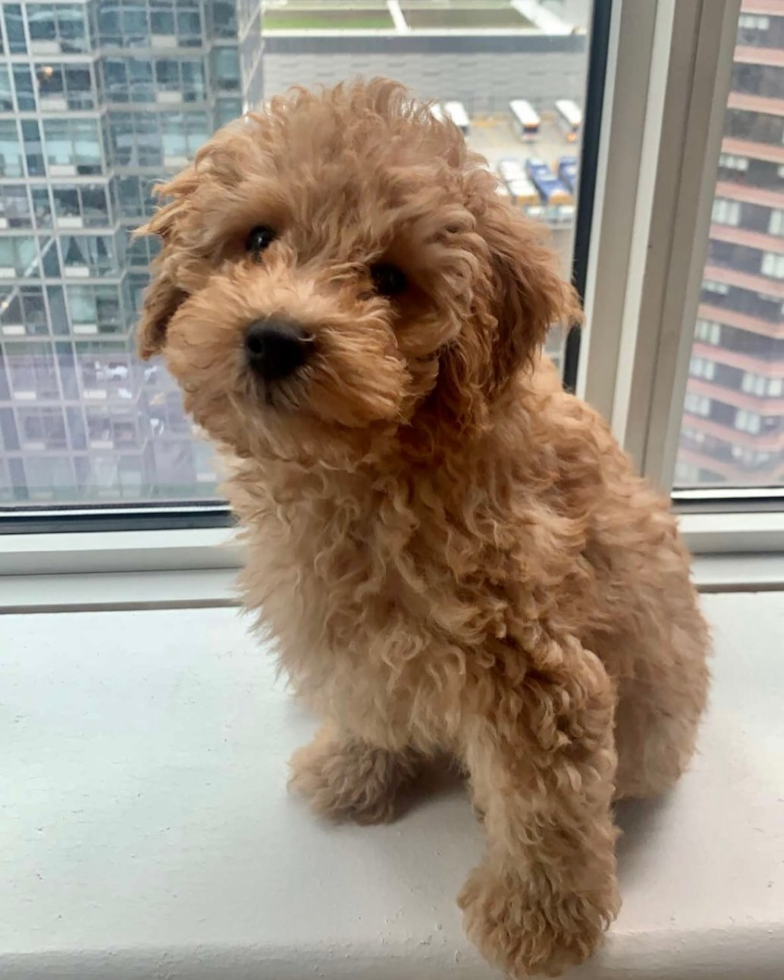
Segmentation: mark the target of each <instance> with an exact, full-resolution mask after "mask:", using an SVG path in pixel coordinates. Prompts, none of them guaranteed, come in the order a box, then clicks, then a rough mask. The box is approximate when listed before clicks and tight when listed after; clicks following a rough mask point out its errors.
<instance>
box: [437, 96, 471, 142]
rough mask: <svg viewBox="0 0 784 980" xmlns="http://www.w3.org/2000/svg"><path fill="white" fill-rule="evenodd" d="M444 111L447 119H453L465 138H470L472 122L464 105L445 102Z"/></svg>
mask: <svg viewBox="0 0 784 980" xmlns="http://www.w3.org/2000/svg"><path fill="white" fill-rule="evenodd" d="M443 111H444V115H445V116H446V117H447V119H451V120H452V122H453V123H454V124H455V126H457V128H458V129H459V130H460V132H461V133H462V134H463V135H464V136H468V130H469V128H470V124H471V121H470V120H469V118H468V113H467V112H466V111H465V106H464V105H463V103H462V102H445V103H444V109H443Z"/></svg>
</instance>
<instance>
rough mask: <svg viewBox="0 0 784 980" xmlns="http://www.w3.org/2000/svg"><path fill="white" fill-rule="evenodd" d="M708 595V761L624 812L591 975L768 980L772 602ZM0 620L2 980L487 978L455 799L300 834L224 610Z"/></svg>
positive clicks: (774, 779) (780, 951)
mask: <svg viewBox="0 0 784 980" xmlns="http://www.w3.org/2000/svg"><path fill="white" fill-rule="evenodd" d="M704 601H705V608H706V611H707V613H708V616H709V618H710V619H711V621H712V623H713V626H714V629H715V636H716V648H717V656H716V658H715V663H714V671H715V686H714V692H713V698H712V708H711V712H710V715H709V717H708V719H707V721H706V723H705V726H704V729H703V733H702V738H701V753H700V755H699V757H698V758H697V760H696V761H695V764H694V767H693V770H692V772H690V773H689V774H688V775H687V776H686V777H685V778H684V779H683V780H682V782H681V783H680V785H679V786H678V788H677V789H676V790H675V792H673V793H672V794H671V795H670V796H669V797H668V798H666V799H664V800H661V801H658V802H654V803H647V804H630V805H625V806H623V807H622V808H620V812H619V821H620V823H621V825H622V827H623V829H624V831H625V833H624V837H623V838H622V840H621V843H620V873H621V879H622V891H623V895H624V908H623V911H622V913H621V916H620V918H619V919H618V922H617V923H616V924H615V926H614V927H613V928H612V930H611V933H610V936H609V939H608V943H607V945H606V947H605V949H604V950H603V951H602V952H601V953H600V954H599V956H598V957H597V958H596V959H595V960H594V961H593V962H592V963H591V964H590V965H589V966H588V967H586V968H585V970H584V971H581V972H580V976H583V977H585V978H586V980H589V978H595V980H598V978H600V977H607V976H615V977H619V978H621V977H632V976H633V977H634V978H635V980H643V978H650V980H653V978H657V980H662V978H667V980H685V978H691V977H693V976H696V975H697V974H698V973H699V975H701V976H702V975H704V976H709V977H711V980H737V977H738V976H753V977H754V978H755V980H774V978H778V977H779V976H780V971H781V963H782V962H783V961H784V913H783V912H782V910H783V909H784V901H782V898H783V897H784V838H783V837H782V835H781V816H782V806H783V805H784V802H783V801H784V798H783V797H782V795H781V793H782V791H781V786H782V785H783V784H784V717H783V716H782V714H781V710H780V703H779V702H780V697H779V692H780V691H781V689H782V686H783V685H784V660H782V658H781V655H780V652H781V649H782V646H783V645H784V618H782V610H781V601H780V598H779V597H778V596H775V595H761V594H760V595H748V594H746V595H724V596H722V597H721V598H719V597H712V596H708V597H706V598H705V600H704ZM2 627H3V639H4V643H3V645H2V652H1V653H0V674H2V676H3V680H2V690H3V692H4V697H3V700H4V707H5V709H6V710H5V711H4V712H3V713H2V715H1V716H0V717H1V718H2V722H0V724H1V725H2V727H4V728H5V729H6V730H5V731H3V732H1V733H0V739H1V740H2V744H3V748H4V751H3V761H4V764H5V767H6V773H7V774H8V778H7V779H6V780H4V784H5V785H6V787H7V789H6V791H5V792H4V798H3V825H4V830H5V836H6V839H7V840H9V839H10V841H11V842H12V844H11V846H10V847H7V848H6V857H5V864H4V873H3V875H2V876H1V877H0V906H1V907H2V908H3V909H4V910H5V911H4V915H3V916H2V920H1V921H0V975H2V976H3V978H4V980H32V978H35V980H44V978H46V977H55V976H58V977H62V976H69V977H71V976H73V977H79V978H80V980H94V978H95V980H97V978H101V980H102V978H104V977H106V976H107V975H108V973H111V975H112V976H113V977H117V978H118V980H131V978H134V980H136V978H139V980H141V978H142V977H148V976H152V975H157V974H158V972H163V973H166V974H167V975H169V974H172V975H174V974H176V975H177V976H178V977H180V978H183V980H223V978H226V980H235V978H240V977H243V978H247V977H250V976H253V977H274V978H275V980H301V978H302V977H303V976H311V975H312V976H321V977H323V978H325V980H348V978H350V977H356V978H362V980H366V978H367V977H371V976H372V977H373V978H374V980H420V978H421V980H425V978H427V980H435V978H439V980H440V978H441V977H443V976H445V975H449V976H455V977H464V978H466V980H469V978H470V980H484V978H487V980H490V978H492V977H495V976H498V974H496V973H494V972H493V971H491V970H490V969H489V968H487V967H486V966H485V965H484V964H483V963H482V962H481V961H480V959H479V958H478V956H477V954H476V953H475V951H474V950H473V949H472V948H471V947H470V946H469V944H468V943H467V941H466V940H465V938H464V937H463V934H462V932H461V928H460V916H459V913H458V911H457V909H456V906H455V904H454V897H455V895H456V893H457V891H458V889H459V887H460V884H461V880H462V878H463V877H464V876H465V874H466V872H467V871H468V869H469V867H470V866H471V864H472V863H473V862H475V861H476V860H477V859H478V858H479V855H480V854H481V851H482V835H481V829H480V827H479V825H478V824H477V822H476V820H475V819H474V817H473V814H472V811H471V808H470V806H469V804H468V802H467V799H466V797H465V794H464V792H463V789H462V787H460V786H459V785H454V784H451V783H448V784H445V785H442V786H441V787H440V788H439V789H438V791H437V792H433V793H432V794H430V795H422V796H421V798H419V799H418V800H417V802H416V804H415V805H414V806H413V807H412V809H411V810H410V811H409V812H408V813H407V814H406V815H405V816H404V817H403V818H402V819H401V820H400V821H399V822H398V823H396V824H393V825H391V826H389V827H383V828H361V829H360V828H354V827H332V826H328V825H325V824H323V823H321V822H319V821H318V820H316V819H315V818H314V817H312V816H311V815H310V814H309V813H308V812H307V810H306V809H305V807H304V806H303V805H301V804H300V803H299V802H298V801H296V800H292V799H290V798H289V797H288V796H287V794H286V790H285V781H286V764H285V763H286V759H287V758H288V756H289V755H290V753H291V751H292V750H293V749H294V748H295V747H296V746H297V745H299V744H301V743H302V742H303V741H305V740H306V739H307V738H308V737H309V734H310V732H311V730H312V727H313V723H312V721H311V720H310V718H308V717H307V716H306V715H305V714H304V713H303V712H302V711H301V710H300V709H299V708H298V707H297V706H296V705H295V704H293V703H292V701H291V699H290V698H289V696H288V695H287V694H286V692H285V689H284V685H283V684H282V683H281V682H279V681H276V680H275V677H274V663H273V658H272V657H271V656H270V655H269V652H268V651H260V650H259V649H258V646H257V644H256V643H255V641H253V640H252V639H251V638H250V637H249V636H248V635H247V632H246V624H245V623H244V622H243V621H242V620H241V619H240V617H239V616H238V615H237V612H236V610H233V609H201V610H198V611H197V610H193V609H179V610H158V611H147V612H142V613H140V612H112V613H108V612H103V613H73V614H71V615H57V614H53V615H38V616H13V615H11V616H7V617H5V618H4V619H3V622H2ZM749 651H753V669H750V665H749Z"/></svg>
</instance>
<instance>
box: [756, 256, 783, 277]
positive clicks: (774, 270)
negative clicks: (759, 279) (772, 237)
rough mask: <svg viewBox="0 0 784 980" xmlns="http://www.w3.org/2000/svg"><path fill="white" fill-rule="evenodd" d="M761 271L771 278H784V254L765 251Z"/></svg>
mask: <svg viewBox="0 0 784 980" xmlns="http://www.w3.org/2000/svg"><path fill="white" fill-rule="evenodd" d="M761 271H762V274H763V276H770V278H771V279H784V255H778V254H774V253H772V252H763V253H762V266H761Z"/></svg>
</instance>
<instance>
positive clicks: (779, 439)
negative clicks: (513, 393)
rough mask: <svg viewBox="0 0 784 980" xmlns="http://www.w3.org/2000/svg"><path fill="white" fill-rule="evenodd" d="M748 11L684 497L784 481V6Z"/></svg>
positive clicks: (689, 418)
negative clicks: (702, 489) (694, 490)
mask: <svg viewBox="0 0 784 980" xmlns="http://www.w3.org/2000/svg"><path fill="white" fill-rule="evenodd" d="M758 7H759V5H758V4H754V3H752V2H750V0H744V3H743V5H742V8H741V15H740V20H739V24H738V43H737V47H736V49H735V63H734V67H733V73H732V83H731V86H730V95H729V100H728V104H727V111H726V115H725V117H724V138H723V142H722V147H721V157H720V158H719V169H718V173H717V176H716V196H715V200H714V204H713V212H712V216H711V217H712V221H711V227H710V241H709V244H708V258H707V261H706V265H705V272H704V278H703V282H702V293H701V296H700V305H699V309H698V312H697V323H696V325H695V330H694V345H693V348H692V354H691V360H690V364H689V380H688V386H687V393H686V403H685V405H684V415H683V424H682V428H681V437H680V447H679V453H678V459H677V464H676V471H675V485H676V487H681V488H686V487H694V486H706V487H709V486H730V487H732V486H735V487H754V486H760V487H764V486H776V485H779V486H780V485H781V484H782V482H783V481H784V146H782V143H783V142H784V101H782V96H784V0H782V2H773V3H768V4H766V5H765V11H764V13H760V12H759V10H758V9H757V8H758Z"/></svg>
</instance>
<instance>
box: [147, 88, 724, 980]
mask: <svg viewBox="0 0 784 980" xmlns="http://www.w3.org/2000/svg"><path fill="white" fill-rule="evenodd" d="M160 192H161V194H162V195H163V196H164V198H166V199H167V200H168V203H166V204H165V205H164V206H162V207H161V208H160V209H159V210H158V211H157V213H156V214H155V215H154V217H153V218H152V220H151V221H150V222H149V224H148V225H147V226H146V228H145V229H143V231H145V232H147V233H153V234H156V235H159V236H160V237H161V239H162V245H163V247H162V252H161V255H160V257H159V258H158V260H157V262H156V265H155V269H154V279H153V282H152V285H151V286H150V288H149V290H148V292H147V294H146V301H145V306H144V311H143V316H142V321H141V326H140V328H139V350H140V352H141V354H142V356H143V357H150V356H151V355H153V354H157V353H159V352H163V354H164V355H165V358H166V363H167V364H168V367H169V369H170V370H171V372H172V374H173V375H174V376H175V378H177V379H178V381H179V383H180V385H181V386H182V389H183V392H184V397H185V405H186V407H187V409H188V411H190V412H191V413H192V414H193V416H194V418H195V419H196V420H197V421H198V422H199V423H200V425H201V426H202V427H203V428H204V429H206V430H207V432H208V433H209V434H210V435H211V436H212V438H213V439H214V440H215V442H216V444H217V446H218V447H219V449H220V451H221V453H223V454H224V455H225V456H226V457H227V458H228V460H229V464H230V471H231V475H230V478H229V480H228V484H227V486H226V492H227V494H228V496H229V499H230V501H231V503H232V505H233V507H234V509H235V511H236V513H237V514H238V516H239V518H240V521H241V522H242V524H243V525H244V528H245V544H246V565H247V567H246V569H245V572H244V579H243V583H244V594H245V601H246V603H247V605H248V606H249V607H250V608H251V609H254V610H258V615H259V623H260V625H263V627H264V629H266V630H269V631H270V632H271V634H272V635H273V636H274V637H275V638H276V640H277V645H278V650H279V656H280V662H281V664H282V666H283V668H284V670H285V671H286V672H287V673H288V675H289V677H290V678H291V681H292V684H293V686H294V688H295V689H296V691H297V692H298V693H299V695H300V696H301V697H303V698H304V699H306V700H307V701H308V702H309V703H310V705H312V707H313V709H314V711H315V712H316V713H317V714H318V715H319V716H321V718H322V719H323V721H324V726H323V728H322V730H321V732H320V734H319V735H318V736H317V738H316V740H315V741H314V742H313V744H312V745H309V746H308V747H307V748H304V749H302V750H300V751H299V752H298V753H297V754H296V755H295V756H294V758H293V759H292V767H293V775H292V784H293V786H294V788H295V789H297V790H299V791H300V792H301V793H302V794H304V795H305V796H306V797H308V798H309V800H310V802H311V804H312V805H313V807H314V808H315V809H316V810H317V811H318V812H319V813H322V814H326V815H329V816H332V817H337V818H351V819H354V820H356V821H358V822H360V823H371V822H374V821H380V820H386V819H389V818H390V817H391V816H392V815H393V814H394V810H395V797H396V794H397V793H398V791H399V790H400V788H401V786H403V785H404V784H405V783H406V781H407V780H409V779H410V778H412V776H413V775H414V774H415V773H416V770H417V767H418V765H419V763H420V761H421V760H422V759H423V758H426V757H428V756H431V755H433V754H435V753H438V752H443V751H446V752H448V753H451V754H452V755H453V756H454V757H456V758H457V759H458V760H459V761H460V763H461V764H462V766H463V767H464V768H465V770H466V771H467V773H468V774H469V776H470V785H471V789H472V793H473V795H474V799H475V802H476V805H477V808H478V810H479V811H480V812H481V813H482V815H483V821H484V826H485V829H486V833H487V853H486V856H485V858H484V860H483V861H482V863H481V864H480V865H479V866H478V867H477V868H475V869H474V870H473V871H472V872H471V874H470V875H469V877H468V880H467V882H466V884H465V886H464V888H463V890H462V892H461V894H460V896H459V899H458V901H459V904H460V906H461V908H462V909H463V911H464V916H465V926H466V929H467V931H468V935H469V936H470V938H471V939H472V940H473V941H474V942H475V943H476V944H477V945H478V946H479V948H480V949H481V950H482V952H483V953H484V954H485V955H486V956H487V958H488V959H489V960H491V961H492V962H493V963H495V964H497V965H498V966H500V967H502V968H503V969H505V970H507V971H509V972H510V973H512V974H513V975H514V976H516V977H524V976H527V975H529V974H531V973H537V972H544V973H549V974H555V973H557V972H559V971H560V970H562V969H563V968H564V967H566V966H567V965H569V964H572V963H577V962H579V961H582V960H584V959H585V958H586V957H587V956H589V955H590V953H591V952H592V951H593V950H594V949H595V948H596V946H597V945H598V944H599V942H600V940H601V937H602V935H603V932H604V930H605V928H606V927H607V925H608V924H609V923H610V922H611V921H612V919H613V918H614V916H615V915H616V913H617V911H618V906H619V897H618V888H617V883H616V869H615V851H614V845H615V839H616V829H615V827H614V825H613V814H612V803H613V799H614V798H615V797H620V796H638V797H639V796H648V795H650V794H654V793H659V792H661V791H662V790H664V789H666V788H667V787H669V786H671V785H672V784H673V782H674V781H675V780H676V779H677V778H678V776H679V775H680V774H681V772H683V770H684V767H685V766H686V764H687V762H688V760H689V757H690V756H691V754H692V751H693V748H694V742H695V735H696V731H697V725H698V720H699V718H700V714H701V712H702V710H703V706H704V704H705V698H706V688H707V681H708V673H707V670H706V654H707V653H708V645H709V644H708V634H707V630H706V627H705V623H704V621H703V619H702V616H701V615H700V612H699V610H698V606H697V598H696V595H695V592H694V589H693V588H692V585H691V582H690V577H689V558H688V555H687V553H686V550H685V548H684V546H683V544H682V543H681V541H680V539H679V537H678V532H677V530H676V525H675V521H674V520H673V518H672V517H671V516H670V514H669V513H668V508H667V503H666V501H665V500H663V499H661V498H660V497H659V496H658V495H657V494H656V493H654V492H653V491H652V489H651V488H650V487H649V486H647V485H646V484H645V483H644V482H643V481H642V480H640V479H639V478H638V477H637V476H635V474H634V472H633V470H632V467H631V465H630V464H629V461H628V460H627V459H626V457H625V456H624V455H623V453H622V452H621V450H620V449H619V448H618V446H617V445H616V443H615V442H614V441H613V439H612V437H611V435H610V433H609V431H608V429H607V427H606V425H605V424H604V422H603V421H602V419H601V418H599V416H598V415H597V414H596V413H595V412H594V411H592V410H591V409H590V408H589V407H588V406H587V405H585V404H583V403H581V402H580V401H578V400H577V399H576V398H574V397H572V396H571V395H568V394H565V393H564V392H563V391H562V390H561V386H560V384H559V380H558V377H557V375H556V372H555V370H554V369H553V367H552V365H551V364H550V363H549V362H548V361H547V359H546V358H545V357H544V356H543V355H542V354H541V350H540V349H541V345H542V342H543V340H544V337H545V333H546V331H547V329H548V326H549V325H550V324H552V323H553V322H555V321H559V320H560V321H568V320H570V319H573V318H574V317H576V316H577V315H578V310H577V304H576V300H575V297H574V294H573V292H572V290H571V288H570V287H569V286H568V285H567V284H565V283H564V282H563V281H562V280H561V278H560V277H559V275H558V273H557V271H556V263H555V260H554V257H553V255H552V253H551V252H550V251H549V250H548V248H547V247H546V246H545V245H544V244H543V243H542V241H541V240H540V236H539V233H538V231H537V230H536V228H534V227H532V225H531V224H530V223H529V222H528V221H527V220H526V218H524V217H523V215H522V214H521V213H520V212H518V211H517V210H515V209H514V208H513V207H511V206H510V205H509V204H508V203H506V202H504V201H503V200H502V199H501V198H500V197H499V195H498V194H497V193H496V185H495V181H494V178H493V177H492V175H491V174H490V173H489V172H488V171H487V169H486V168H485V167H484V166H483V161H482V160H481V159H480V158H479V157H478V156H476V155H475V154H472V153H470V152H468V150H467V149H466V146H465V143H464V141H463V138H462V136H461V134H460V132H459V131H458V129H457V128H456V127H455V126H454V125H452V124H451V123H449V122H445V121H439V120H437V119H435V118H434V117H433V115H432V114H431V112H430V111H429V109H428V108H427V107H426V106H423V105H421V104H418V103H415V102H413V101H412V100H411V98H410V97H409V96H408V94H407V93H406V91H405V90H404V89H403V88H402V87H401V86H399V85H397V84H395V83H393V82H389V81H384V80H376V81H373V82H370V83H367V84H364V83H355V84H350V85H346V86H338V87H337V88H335V89H332V90H328V91H325V92H321V93H319V94H313V93H310V92H306V91H301V90H297V91H294V92H292V93H290V94H288V95H286V96H285V97H282V98H275V99H273V100H272V102H271V103H270V104H269V105H268V106H267V107H266V108H265V110H264V111H263V112H259V113H249V114H248V115H246V116H245V117H244V118H243V119H242V120H239V121H238V122H236V123H233V124H231V125H229V126H227V127H226V128H224V129H223V130H221V131H220V132H219V133H218V134H217V135H216V136H215V137H214V138H213V139H212V140H211V141H210V142H209V143H208V144H207V145H206V146H205V147H204V148H203V149H202V150H201V151H200V153H199V154H198V157H197V159H196V161H195V163H194V164H193V165H192V166H189V167H187V168H186V169H185V170H184V171H183V172H182V173H181V174H179V175H178V176H177V177H175V178H174V179H173V180H172V181H170V182H169V183H168V184H166V185H165V186H163V187H162V188H160Z"/></svg>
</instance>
